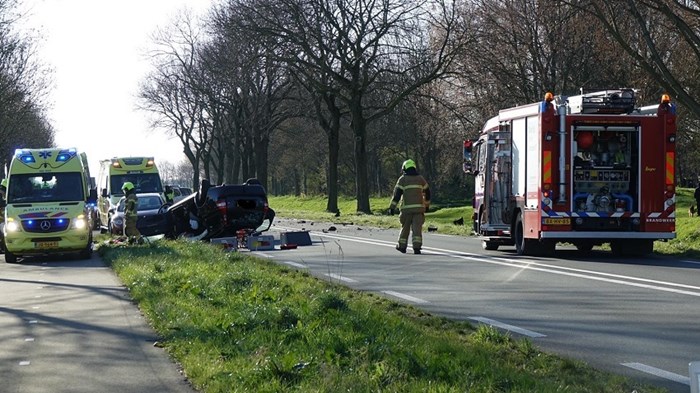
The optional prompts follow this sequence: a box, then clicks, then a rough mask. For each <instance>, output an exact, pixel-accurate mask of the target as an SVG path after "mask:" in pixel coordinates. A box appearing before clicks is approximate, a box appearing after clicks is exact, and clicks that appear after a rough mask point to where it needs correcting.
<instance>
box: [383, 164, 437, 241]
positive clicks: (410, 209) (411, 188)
mask: <svg viewBox="0 0 700 393" xmlns="http://www.w3.org/2000/svg"><path fill="white" fill-rule="evenodd" d="M401 169H402V171H403V175H401V177H399V180H398V181H397V182H396V186H395V187H394V197H393V199H392V200H391V205H390V206H389V211H390V212H391V214H392V215H393V214H396V207H397V205H398V203H399V201H401V200H402V198H403V200H402V203H401V214H400V215H399V222H401V233H400V234H399V241H398V244H397V245H396V249H397V250H399V251H400V252H401V253H404V254H405V253H406V247H407V245H408V234H409V232H412V233H413V238H412V239H411V242H412V245H413V253H414V254H420V249H421V247H422V246H423V237H422V233H421V232H422V230H423V223H425V212H426V211H427V210H428V208H429V207H430V188H429V187H428V182H427V181H425V179H424V178H423V176H421V175H420V174H418V169H417V168H416V163H415V162H414V161H413V160H411V159H409V160H406V161H404V162H403V165H402V166H401Z"/></svg>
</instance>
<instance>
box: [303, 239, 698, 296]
mask: <svg viewBox="0 0 700 393" xmlns="http://www.w3.org/2000/svg"><path fill="white" fill-rule="evenodd" d="M313 234H314V235H316V236H319V237H327V238H331V239H337V240H347V241H351V242H355V243H364V244H373V245H377V246H384V247H394V246H395V245H394V242H388V241H383V240H368V239H358V238H356V237H352V236H345V235H337V234H336V235H329V234H325V233H319V232H313ZM423 249H424V250H429V251H432V252H433V253H435V254H438V255H444V256H448V257H451V258H457V259H465V260H470V261H475V262H481V263H489V264H494V265H501V266H509V267H516V268H519V269H528V270H535V271H541V272H546V273H552V274H559V275H564V276H570V277H578V278H583V279H586V280H594V281H603V282H608V283H612V284H619V285H626V286H632V287H638V288H646V289H652V290H656V291H662V292H671V293H677V294H681V295H689V296H694V297H700V287H699V286H694V285H685V284H678V283H672V282H667V281H658V280H651V279H646V278H640V277H631V276H623V275H619V274H611V273H603V272H596V271H592V270H585V269H575V268H567V267H563V266H555V265H548V264H545V263H540V262H535V261H534V260H532V259H526V258H523V259H512V258H504V257H484V256H482V255H478V254H470V253H465V252H463V251H456V250H447V249H441V248H435V247H423ZM686 289H687V290H686Z"/></svg>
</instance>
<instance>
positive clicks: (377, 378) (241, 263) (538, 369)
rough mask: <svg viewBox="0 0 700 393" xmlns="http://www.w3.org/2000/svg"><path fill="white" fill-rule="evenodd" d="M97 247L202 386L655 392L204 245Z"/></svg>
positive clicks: (483, 330)
mask: <svg viewBox="0 0 700 393" xmlns="http://www.w3.org/2000/svg"><path fill="white" fill-rule="evenodd" d="M341 211H342V210H341ZM99 252H100V254H101V255H102V256H103V258H104V259H105V261H106V262H107V263H109V264H110V265H111V266H112V268H113V269H114V271H115V272H116V273H117V274H118V275H119V277H120V278H121V280H122V282H123V283H124V284H125V285H126V286H127V287H128V289H129V291H130V293H131V296H132V298H133V299H134V300H135V301H136V302H137V303H138V305H139V307H140V308H141V310H142V311H143V313H144V314H145V315H146V316H147V318H148V319H149V320H150V322H151V324H152V326H153V327H154V329H155V330H156V331H157V333H158V334H159V336H160V337H161V344H162V345H163V346H164V347H165V348H166V349H167V350H168V351H169V353H170V354H171V355H172V356H173V357H174V359H176V360H177V361H178V362H179V363H180V364H181V365H182V367H183V369H184V371H185V373H186V374H187V376H188V378H189V379H190V381H191V382H192V384H193V386H194V387H195V388H196V389H198V390H199V391H202V392H476V393H479V392H543V393H546V392H596V393H600V392H614V393H620V392H633V391H636V392H637V393H644V392H661V391H663V390H660V389H657V388H654V387H649V386H638V385H637V384H635V382H633V381H631V380H629V379H626V378H623V377H620V376H616V375H611V374H608V373H603V372H600V371H597V370H594V369H591V368H589V367H587V366H586V365H585V364H583V363H581V362H577V361H571V360H567V359H563V358H559V357H556V356H552V355H549V354H546V353H542V352H540V351H539V350H537V349H536V348H535V347H534V345H533V344H532V342H531V341H529V340H527V339H519V340H516V339H513V338H512V337H510V336H508V335H505V334H503V333H500V332H499V331H497V330H495V329H493V328H489V327H485V326H479V327H478V328H475V327H473V326H472V325H471V324H469V323H467V322H460V321H452V320H447V319H444V318H440V317H437V316H433V315H429V314H427V313H425V312H423V311H421V310H419V309H417V308H414V307H411V306H407V305H403V304H401V303H397V302H394V301H391V300H388V299H385V298H381V297H378V296H375V295H373V294H371V293H364V292H357V291H353V290H349V289H347V288H344V287H341V286H337V285H333V284H332V283H330V282H326V281H322V280H319V279H316V278H314V277H312V276H310V275H309V274H307V273H305V272H301V271H296V270H292V269H289V268H286V267H284V266H280V265H277V264H274V263H271V262H268V261H264V260H260V259H256V258H253V257H251V256H246V255H244V254H241V253H225V252H223V251H222V250H220V249H218V248H216V247H212V246H211V245H209V244H205V243H187V242H181V241H165V240H162V241H158V242H154V243H152V244H147V245H141V246H131V247H124V246H115V245H103V246H101V247H100V248H99Z"/></svg>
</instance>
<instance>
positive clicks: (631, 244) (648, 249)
mask: <svg viewBox="0 0 700 393" xmlns="http://www.w3.org/2000/svg"><path fill="white" fill-rule="evenodd" d="M610 250H611V251H612V253H613V255H615V256H638V257H641V256H645V255H648V254H651V253H652V252H654V241H653V240H647V239H644V240H616V241H612V242H610Z"/></svg>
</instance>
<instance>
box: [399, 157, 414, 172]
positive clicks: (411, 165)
mask: <svg viewBox="0 0 700 393" xmlns="http://www.w3.org/2000/svg"><path fill="white" fill-rule="evenodd" d="M415 167H416V163H415V162H413V160H411V159H408V160H406V161H404V162H403V165H401V169H403V170H404V171H405V170H406V169H409V168H415Z"/></svg>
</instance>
